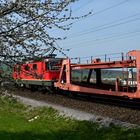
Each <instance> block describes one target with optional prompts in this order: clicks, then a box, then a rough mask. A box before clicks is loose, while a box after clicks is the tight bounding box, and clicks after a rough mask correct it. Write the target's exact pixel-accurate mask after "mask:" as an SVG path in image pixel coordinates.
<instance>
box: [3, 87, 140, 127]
mask: <svg viewBox="0 0 140 140" xmlns="http://www.w3.org/2000/svg"><path fill="white" fill-rule="evenodd" d="M5 89H6V90H7V92H8V93H11V94H15V95H19V96H23V97H27V98H31V99H35V100H38V101H45V102H47V103H53V104H56V105H61V106H64V107H69V108H72V109H76V110H81V111H85V112H87V113H93V114H95V115H100V116H103V117H109V118H113V119H116V120H120V121H124V122H129V123H132V124H137V125H140V110H139V108H137V107H136V105H135V106H131V107H130V106H129V105H128V102H127V100H126V102H127V104H124V102H122V100H119V101H117V102H119V104H118V103H117V104H116V101H114V99H110V98H109V97H107V98H102V99H101V98H99V97H98V96H92V97H91V98H89V96H87V97H86V98H85V96H84V98H83V97H82V96H75V97H69V98H68V97H67V96H63V94H62V93H60V94H54V95H53V94H42V91H35V92H32V91H30V90H28V89H19V88H15V87H13V86H11V87H10V86H8V87H6V88H5ZM99 99H100V100H99Z"/></svg>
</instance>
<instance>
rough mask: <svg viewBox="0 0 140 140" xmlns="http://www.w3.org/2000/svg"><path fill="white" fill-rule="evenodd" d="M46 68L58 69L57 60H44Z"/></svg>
mask: <svg viewBox="0 0 140 140" xmlns="http://www.w3.org/2000/svg"><path fill="white" fill-rule="evenodd" d="M45 65H46V70H59V67H58V66H57V65H58V62H55V61H52V62H46V64H45Z"/></svg>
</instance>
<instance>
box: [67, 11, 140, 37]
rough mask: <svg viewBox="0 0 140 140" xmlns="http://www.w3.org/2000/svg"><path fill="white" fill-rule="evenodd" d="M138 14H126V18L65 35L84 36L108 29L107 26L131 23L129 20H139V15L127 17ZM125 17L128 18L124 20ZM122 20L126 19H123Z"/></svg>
mask: <svg viewBox="0 0 140 140" xmlns="http://www.w3.org/2000/svg"><path fill="white" fill-rule="evenodd" d="M138 15H140V13H137V14H134V15H131V16H128V17H126V18H121V19H118V20H115V21H112V22H109V23H107V24H103V25H99V26H96V27H93V28H90V29H88V30H85V31H81V32H79V33H76V34H71V35H70V36H68V37H67V39H71V38H75V37H80V36H84V35H87V34H90V33H93V32H97V31H102V30H105V29H109V28H113V27H117V26H120V25H124V24H128V23H131V22H135V21H139V20H140V17H136V18H133V19H129V18H132V17H135V16H138ZM126 19H128V20H126ZM123 20H126V21H123ZM119 21H122V22H119ZM117 22H118V23H117Z"/></svg>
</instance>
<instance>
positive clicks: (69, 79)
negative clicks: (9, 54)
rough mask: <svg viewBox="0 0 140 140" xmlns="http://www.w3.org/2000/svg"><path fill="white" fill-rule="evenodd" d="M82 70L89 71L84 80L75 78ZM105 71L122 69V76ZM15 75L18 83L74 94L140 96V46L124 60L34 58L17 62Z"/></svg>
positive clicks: (130, 97)
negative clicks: (77, 60) (88, 61)
mask: <svg viewBox="0 0 140 140" xmlns="http://www.w3.org/2000/svg"><path fill="white" fill-rule="evenodd" d="M82 70H85V71H86V74H87V76H85V78H84V80H79V79H77V78H74V72H75V73H76V75H78V73H79V72H80V71H82ZM104 71H108V72H110V71H111V72H112V73H113V72H114V73H117V72H119V73H121V76H120V75H116V77H115V78H114V79H115V80H114V79H113V78H111V77H108V78H106V79H105V78H104V77H103V75H102V74H103V73H104ZM13 79H14V81H15V83H16V84H17V85H20V86H24V87H27V88H32V89H35V88H39V87H43V88H46V89H48V90H51V89H54V88H55V89H58V90H61V91H65V92H69V93H73V94H77V93H80V94H83V95H100V96H112V97H123V98H126V97H127V98H129V99H138V100H140V50H133V51H130V52H128V53H127V55H126V58H125V57H124V55H123V54H122V57H121V59H120V60H110V59H109V60H108V61H107V60H106V59H105V60H101V59H99V58H95V59H92V60H91V62H90V63H86V64H79V63H71V60H70V59H69V58H55V57H48V58H44V59H42V60H30V61H26V62H25V63H23V64H16V65H15V66H14V70H13ZM112 79H113V80H112Z"/></svg>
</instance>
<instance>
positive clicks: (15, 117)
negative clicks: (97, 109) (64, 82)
mask: <svg viewBox="0 0 140 140" xmlns="http://www.w3.org/2000/svg"><path fill="white" fill-rule="evenodd" d="M0 139H1V140H31V139H33V140H81V139H82V140H92V139H93V140H125V139H127V140H138V139H140V129H126V128H120V127H117V126H114V125H113V124H111V125H110V127H108V128H100V126H99V125H98V124H95V123H92V122H88V121H76V120H72V119H70V118H65V117H64V116H60V115H59V113H58V112H57V111H56V110H54V109H52V108H45V107H42V108H32V107H29V106H28V107H27V106H24V105H23V104H20V103H19V102H17V101H16V99H14V98H13V97H8V96H5V95H4V96H2V95H0Z"/></svg>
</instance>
